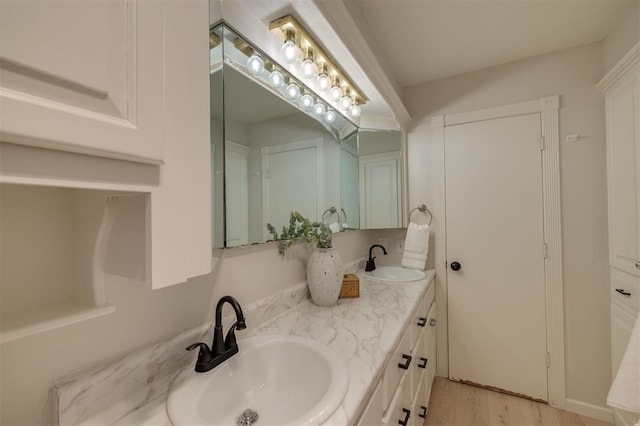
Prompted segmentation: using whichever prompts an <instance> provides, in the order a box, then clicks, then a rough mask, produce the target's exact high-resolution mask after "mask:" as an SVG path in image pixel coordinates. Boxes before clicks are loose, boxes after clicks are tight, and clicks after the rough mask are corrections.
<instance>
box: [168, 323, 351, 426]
mask: <svg viewBox="0 0 640 426" xmlns="http://www.w3.org/2000/svg"><path fill="white" fill-rule="evenodd" d="M238 348H239V352H238V354H236V355H234V356H233V357H232V358H230V359H229V360H227V361H225V362H224V363H222V364H220V365H219V366H217V367H216V368H214V369H213V370H211V371H209V372H207V373H196V372H195V371H193V366H190V367H189V369H188V370H185V371H183V372H182V373H181V374H180V375H179V376H178V378H177V379H176V381H175V382H174V384H173V385H172V386H171V391H170V393H169V397H168V399H167V412H168V414H169V418H170V420H171V422H172V423H173V424H174V425H175V426H181V425H185V426H186V425H189V426H192V425H229V426H235V425H236V424H237V421H238V417H240V415H241V414H243V411H244V410H246V409H251V410H253V411H254V412H256V413H257V414H258V420H257V421H256V422H255V423H254V424H255V425H257V426H260V425H265V426H268V425H282V426H285V425H291V426H294V425H295V426H301V425H307V426H311V425H319V424H321V423H322V422H324V421H325V420H326V419H328V418H329V417H330V416H331V415H332V414H333V413H334V412H335V410H336V409H337V408H338V407H339V406H340V404H341V403H342V400H343V399H344V396H345V394H346V392H347V387H348V383H349V380H348V377H349V376H348V372H347V367H346V365H345V363H344V362H343V361H342V359H340V357H339V356H338V355H337V354H336V353H335V352H333V351H331V350H330V349H329V348H327V347H326V346H323V345H321V344H320V343H318V342H315V341H313V340H309V339H304V338H301V337H296V336H267V335H265V336H255V337H249V338H247V339H243V340H239V341H238Z"/></svg>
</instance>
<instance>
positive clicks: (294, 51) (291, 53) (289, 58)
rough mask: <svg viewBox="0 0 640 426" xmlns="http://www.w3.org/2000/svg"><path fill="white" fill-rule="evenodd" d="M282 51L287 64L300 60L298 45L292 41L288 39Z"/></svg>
mask: <svg viewBox="0 0 640 426" xmlns="http://www.w3.org/2000/svg"><path fill="white" fill-rule="evenodd" d="M280 49H281V52H282V57H283V58H284V60H285V62H286V63H288V64H293V63H294V62H295V61H296V60H298V48H297V47H296V43H295V42H294V41H293V40H292V39H288V40H287V41H285V42H284V44H283V45H282V47H281V48H280Z"/></svg>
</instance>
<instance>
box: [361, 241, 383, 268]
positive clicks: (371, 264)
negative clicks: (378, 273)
mask: <svg viewBox="0 0 640 426" xmlns="http://www.w3.org/2000/svg"><path fill="white" fill-rule="evenodd" d="M376 247H380V248H381V249H382V252H383V253H384V255H385V256H386V255H387V249H386V248H384V246H382V245H380V244H374V245H372V246H371V247H369V260H367V264H366V266H365V267H364V270H365V271H367V272H369V271H373V270H375V269H376V262H375V258H376V257H375V256H372V252H373V249H374V248H376Z"/></svg>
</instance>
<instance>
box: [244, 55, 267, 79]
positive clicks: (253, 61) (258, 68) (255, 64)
mask: <svg viewBox="0 0 640 426" xmlns="http://www.w3.org/2000/svg"><path fill="white" fill-rule="evenodd" d="M247 67H248V68H249V71H251V73H253V74H255V75H260V74H261V73H262V71H264V61H263V60H262V58H261V57H260V55H258V54H257V53H255V52H253V53H252V54H251V56H249V59H247Z"/></svg>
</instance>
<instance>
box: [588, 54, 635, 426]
mask: <svg viewBox="0 0 640 426" xmlns="http://www.w3.org/2000/svg"><path fill="white" fill-rule="evenodd" d="M598 87H599V88H600V89H602V90H604V91H605V92H606V122H607V190H608V197H609V199H608V206H609V266H610V272H611V275H610V277H611V363H612V365H611V371H612V374H613V377H615V374H616V372H617V371H618V367H619V365H620V361H621V360H622V356H623V354H624V352H625V350H626V347H627V343H628V342H629V337H630V334H631V330H632V328H633V325H634V324H635V321H636V318H637V316H638V310H639V309H640V306H639V305H640V302H639V301H640V43H638V44H637V45H636V46H635V47H634V48H633V49H631V51H630V52H629V53H628V54H627V55H626V56H625V57H624V58H623V59H622V60H621V61H620V63H618V64H617V65H616V66H615V67H614V68H613V69H612V70H611V71H610V72H609V73H608V74H607V75H606V76H605V77H604V78H603V79H602V81H601V82H600V83H599V84H598ZM614 418H615V422H616V425H618V426H622V425H631V424H633V422H635V421H636V420H637V418H638V415H637V414H636V415H632V414H631V413H626V412H623V411H620V410H617V409H614Z"/></svg>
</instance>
